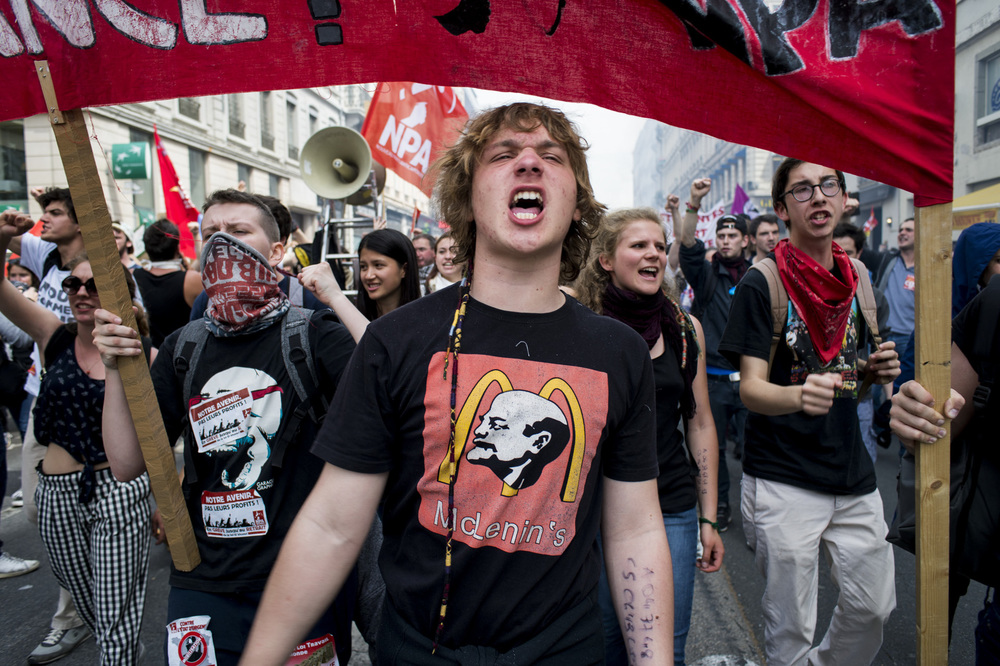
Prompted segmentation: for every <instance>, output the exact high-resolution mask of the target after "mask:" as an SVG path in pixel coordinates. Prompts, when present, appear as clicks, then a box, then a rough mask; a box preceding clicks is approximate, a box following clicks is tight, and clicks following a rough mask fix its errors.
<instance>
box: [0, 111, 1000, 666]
mask: <svg viewBox="0 0 1000 666" xmlns="http://www.w3.org/2000/svg"><path fill="white" fill-rule="evenodd" d="M585 146H586V144H585V142H584V141H583V140H582V139H581V137H580V136H579V135H578V134H577V131H576V129H575V127H573V125H572V124H571V123H570V122H569V121H568V120H567V119H566V118H565V117H564V116H563V115H562V114H561V113H560V112H558V111H556V110H553V109H549V108H546V107H540V106H536V105H531V104H515V105H511V106H508V107H502V108H500V109H495V110H491V111H488V112H485V113H484V114H482V115H481V116H479V117H477V118H474V119H472V120H471V121H470V123H469V125H468V126H467V127H466V130H465V131H464V133H463V134H462V137H461V139H460V140H459V142H458V143H457V144H456V145H455V146H453V147H451V148H450V149H449V150H448V151H447V153H446V154H445V155H444V157H442V159H441V161H440V163H439V165H440V169H439V172H438V173H439V176H438V178H439V180H438V182H437V188H436V196H437V203H438V206H439V210H440V216H441V218H442V219H443V220H444V221H445V222H446V223H447V224H448V226H449V228H450V230H449V231H447V232H445V233H442V234H441V235H439V236H438V237H436V238H435V237H433V236H430V235H427V234H423V233H418V234H415V235H413V236H412V237H408V236H407V235H405V234H403V233H401V232H399V231H396V230H393V229H387V228H376V229H375V230H373V231H371V232H368V233H366V234H365V235H364V236H363V237H362V238H361V240H360V243H359V245H358V246H357V258H356V260H355V261H354V262H353V265H346V266H345V265H342V264H341V263H338V262H326V261H318V262H316V263H313V264H311V265H307V266H300V265H297V263H296V262H295V261H294V260H290V258H291V256H292V253H291V252H288V249H289V242H290V236H291V234H292V231H293V230H292V225H291V216H290V214H289V212H288V210H287V208H285V207H284V206H283V205H282V204H281V202H280V201H278V200H277V199H275V198H273V197H266V196H254V195H252V194H249V193H246V192H243V191H241V189H232V190H221V191H219V192H216V193H214V194H213V195H212V196H211V197H209V199H208V201H207V202H206V204H205V206H204V209H203V217H202V220H201V224H200V228H199V227H195V228H194V231H195V232H196V233H197V234H198V235H199V238H198V240H199V249H200V250H201V251H200V252H199V255H198V257H197V258H195V259H194V260H193V261H192V260H189V259H187V258H185V257H183V256H182V255H181V252H180V243H179V237H180V232H179V230H178V227H177V225H175V224H174V223H173V222H171V221H169V220H160V221H158V222H156V223H154V224H152V225H150V226H149V227H148V228H147V229H146V230H145V232H144V234H143V244H144V248H145V249H144V253H143V254H140V255H139V256H138V257H137V256H136V255H135V248H134V247H133V244H132V239H131V237H130V235H129V232H128V231H127V230H126V229H124V228H123V227H121V226H120V225H117V224H116V225H115V227H114V229H115V236H116V241H117V242H118V248H119V254H120V256H121V260H122V264H123V267H124V269H123V270H124V273H125V275H126V277H127V281H128V284H129V287H130V289H131V291H132V294H133V297H134V300H135V303H136V308H137V312H138V313H139V315H140V316H139V320H140V321H141V322H145V320H146V318H147V315H148V329H142V328H141V332H136V331H134V330H132V329H130V328H127V327H125V326H123V325H122V322H121V319H120V318H118V317H116V316H114V315H113V314H111V313H110V312H108V311H106V310H104V309H101V308H100V302H99V300H98V298H97V291H96V287H94V280H93V271H92V269H91V266H90V264H89V262H88V261H87V258H86V255H85V253H84V252H83V244H82V238H81V235H80V231H79V225H78V223H77V220H76V216H75V212H74V209H73V205H72V197H71V196H70V193H69V191H68V190H65V189H54V188H51V189H49V190H45V191H43V192H38V193H36V194H37V196H36V198H37V200H38V202H39V204H40V205H41V206H42V208H43V211H44V213H43V215H42V220H41V221H42V229H41V235H40V236H39V237H35V236H33V235H31V234H25V231H27V229H28V228H30V227H31V226H32V225H33V224H34V220H31V219H30V218H29V217H28V216H27V215H24V214H19V213H14V212H6V213H2V214H0V247H3V248H4V249H10V250H12V251H13V252H14V253H15V254H19V255H20V259H11V260H10V261H9V262H8V265H7V276H8V280H9V281H5V282H4V284H3V285H0V313H2V315H3V317H2V318H0V335H2V336H3V340H4V342H5V343H6V345H5V346H6V351H7V356H6V358H5V359H3V365H2V366H0V380H2V382H3V384H4V385H3V386H2V387H0V394H2V395H3V398H4V399H3V401H2V406H3V407H5V408H6V410H0V415H3V414H4V412H7V413H9V418H10V419H11V422H12V423H13V424H14V425H15V426H16V427H14V428H12V429H13V430H15V431H18V432H19V433H20V434H21V436H22V439H23V441H24V452H23V453H22V460H23V469H22V486H23V488H22V490H21V499H20V501H23V503H24V506H25V507H26V508H30V509H31V511H32V514H31V518H32V520H35V521H37V523H38V527H39V532H40V535H41V538H42V542H43V543H44V545H45V548H46V552H47V555H48V558H49V563H50V565H51V570H52V573H53V574H54V575H55V577H56V578H57V580H58V581H59V583H60V585H61V587H62V588H63V589H62V593H61V596H60V601H59V606H58V610H57V612H56V614H55V616H54V617H53V618H52V623H51V630H50V632H49V634H48V635H47V636H45V637H44V638H43V639H42V641H41V643H40V644H39V646H38V647H37V648H36V649H35V651H33V652H32V653H31V655H28V656H27V659H28V662H29V663H33V664H40V663H49V662H51V661H55V660H57V659H59V658H61V657H63V656H65V655H66V654H68V653H69V652H70V651H72V650H73V649H74V648H75V647H76V646H77V645H78V644H80V643H81V642H82V641H84V640H87V639H88V638H89V637H90V636H93V637H94V638H95V639H96V641H97V644H98V647H99V653H100V659H101V663H102V664H133V663H138V662H139V661H140V659H141V658H142V653H143V652H144V651H145V652H147V653H148V655H147V659H152V661H154V662H157V663H159V662H160V661H162V662H163V663H169V664H171V665H173V664H187V663H195V662H194V661H190V660H189V658H190V657H191V656H192V655H193V654H195V653H197V654H198V655H202V656H204V658H206V659H208V661H206V662H205V663H213V664H233V665H235V664H237V663H246V664H258V663H259V664H283V663H285V662H286V661H287V660H288V658H289V657H288V655H291V654H293V653H294V654H296V655H302V654H306V653H314V654H316V655H319V657H317V658H321V660H323V663H332V662H331V661H330V660H332V659H333V658H334V655H336V658H337V659H338V660H339V663H341V664H345V663H347V662H348V661H349V659H350V657H351V639H350V625H351V622H354V623H356V624H357V625H358V627H359V628H360V629H361V631H362V634H363V636H364V638H365V640H366V641H367V642H368V643H369V647H370V653H371V655H372V658H373V661H375V662H377V663H401V664H436V663H442V664H447V663H456V664H457V663H472V662H471V661H469V660H470V659H473V658H475V659H481V660H484V661H476V662H475V663H510V664H521V663H538V662H544V663H553V664H564V663H565V664H583V663H595V664H596V663H607V664H626V663H636V660H637V659H638V658H640V657H641V658H643V659H647V658H648V659H649V662H648V663H664V664H668V663H674V664H680V665H683V664H684V663H685V658H686V656H685V644H686V641H687V635H688V633H689V630H690V626H691V614H692V601H693V595H694V581H695V577H696V575H697V572H698V571H701V572H704V573H711V572H714V571H717V570H719V569H720V568H721V567H722V565H723V560H724V547H723V542H722V538H721V535H720V533H721V532H725V531H726V530H727V529H728V527H729V526H730V524H731V522H732V515H733V513H734V512H736V511H738V512H740V515H741V516H742V524H743V529H744V535H745V540H746V544H747V545H748V546H749V547H750V548H751V550H753V552H754V558H755V562H756V565H757V567H758V569H759V570H760V573H761V575H762V576H763V577H764V581H765V591H764V600H763V614H764V617H763V621H764V636H765V644H764V650H765V653H766V656H767V660H768V663H769V664H772V665H780V664H790V665H791V664H805V663H810V664H833V663H850V664H868V663H871V662H872V661H873V659H874V658H875V655H876V653H877V652H878V650H879V648H880V646H881V643H882V630H883V625H884V623H885V621H886V620H887V618H888V617H889V614H890V613H891V612H892V610H893V608H894V607H895V587H894V561H893V552H892V549H891V547H890V546H889V544H888V543H887V541H886V534H887V526H886V524H885V521H884V519H883V512H882V504H881V499H880V496H879V492H878V489H877V488H876V483H875V469H874V463H875V460H876V458H877V453H878V452H877V445H878V444H882V445H883V446H889V445H891V442H892V441H899V442H902V443H903V444H905V445H906V446H907V447H908V448H910V449H912V447H913V445H914V442H920V441H930V440H932V439H934V438H935V437H934V436H933V435H931V434H930V433H936V432H937V431H936V428H937V423H938V422H939V420H940V418H939V417H940V414H937V413H935V412H934V411H933V410H932V409H931V405H929V403H928V400H927V396H926V395H925V392H923V391H922V389H921V388H920V387H919V385H914V384H912V383H911V384H907V385H905V386H904V390H903V393H902V397H901V398H899V397H897V398H896V399H894V402H895V403H896V406H895V407H893V408H892V409H893V411H892V414H893V418H892V428H893V430H895V431H896V432H897V434H898V435H899V439H898V440H891V439H890V433H889V427H888V421H889V418H888V414H887V412H888V411H889V408H890V406H891V405H892V403H893V401H890V397H891V393H892V382H893V380H894V379H895V378H896V377H897V376H898V375H899V374H900V360H899V359H900V358H901V357H903V356H904V352H905V351H906V349H907V346H912V337H913V336H912V331H913V319H914V314H913V303H914V292H915V283H914V280H913V266H914V253H913V245H912V240H913V239H912V235H913V220H912V219H910V220H906V221H905V222H904V223H903V224H902V225H901V226H900V230H899V248H898V250H894V251H892V252H888V253H885V254H884V255H883V256H882V257H881V258H879V257H878V256H876V259H875V261H873V260H872V259H871V254H870V252H869V253H868V255H867V256H868V266H866V265H865V263H862V260H861V259H864V258H865V251H866V248H865V245H866V241H867V239H866V235H865V233H864V232H863V231H860V230H859V229H858V228H857V227H854V226H853V225H851V224H850V223H849V216H850V212H851V210H850V209H851V206H852V203H851V201H850V199H849V196H848V193H847V189H846V181H845V178H844V174H842V173H841V172H840V171H836V170H834V169H830V168H827V167H824V166H821V165H817V164H811V163H807V162H802V161H799V160H796V159H786V160H785V161H784V162H783V163H782V164H781V166H780V167H779V168H778V169H777V171H776V173H775V176H774V182H773V184H772V202H773V208H774V212H773V214H770V213H769V214H765V215H759V216H748V215H744V214H732V215H724V216H722V217H721V218H719V219H718V221H717V223H716V225H715V230H714V231H715V233H714V237H712V238H710V239H708V240H707V241H706V240H701V239H698V238H697V237H696V227H697V225H698V218H699V213H701V204H702V201H703V200H704V199H705V197H706V196H707V195H708V194H709V192H710V191H711V189H712V181H711V179H709V178H704V177H698V178H695V179H694V180H693V183H692V185H691V188H690V192H689V193H688V200H687V201H686V203H685V211H684V213H683V215H682V214H681V211H680V208H681V206H680V197H678V196H674V195H671V196H670V197H668V199H667V202H666V210H667V212H668V213H669V214H670V217H671V218H672V221H673V229H672V231H673V232H674V233H676V238H671V235H672V234H671V233H669V232H670V231H671V229H670V227H669V226H665V225H664V222H663V219H662V217H661V214H660V213H659V212H658V211H656V210H654V209H652V208H635V209H627V210H620V211H613V212H610V213H607V212H606V211H605V209H604V207H603V206H602V205H601V204H600V203H598V202H597V201H596V200H595V199H594V196H593V192H592V189H591V185H590V181H589V175H588V171H587V164H586V158H585V150H586V147H585ZM855 204H856V202H855ZM854 208H855V209H856V205H854ZM977 226H978V225H977ZM994 226H995V225H994ZM992 231H993V229H992V228H991V229H990V230H989V232H992ZM973 233H974V234H980V235H979V236H976V237H977V238H980V237H982V238H986V239H987V241H986V242H983V243H977V244H976V246H975V247H976V251H975V261H970V263H975V267H974V268H972V269H970V271H971V272H970V273H969V275H968V276H966V275H964V274H963V276H962V280H963V285H965V287H964V288H965V291H966V292H969V293H968V294H967V300H968V299H971V298H972V296H975V294H976V292H978V291H979V290H980V289H983V288H984V287H985V286H986V284H987V283H988V278H989V276H990V275H992V274H993V273H1000V243H998V242H997V241H1000V238H996V239H995V238H994V236H993V235H991V233H988V232H987V231H985V230H984V231H978V230H977V231H976V232H973ZM970 238H971V236H970ZM201 243H203V244H204V245H203V248H202V246H201ZM994 245H996V247H994ZM987 250H989V251H987ZM991 252H992V254H991ZM987 255H989V256H987ZM140 260H141V261H140ZM348 264H350V262H348ZM873 264H874V265H873ZM869 267H870V268H871V272H870V271H869ZM285 268H291V269H292V270H291V273H288V272H286V270H285ZM133 276H134V279H133ZM970 276H971V277H970ZM958 281H959V278H958V276H956V284H957V283H958ZM685 287H687V292H688V296H687V298H685V297H684V292H685V289H684V288H685ZM352 291H353V292H356V294H357V295H356V296H355V297H352V296H351V295H350V294H351V292H352ZM963 293H964V292H963ZM868 294H872V296H873V297H872V305H870V307H869V306H867V305H866V303H867V301H866V300H865V298H866V297H867V295H868ZM571 297H575V299H574V298H571ZM775 299H777V300H775ZM36 301H37V302H36ZM779 306H780V307H779ZM965 330H970V329H965ZM970 335H971V334H970ZM643 342H645V345H643ZM33 343H34V344H36V345H37V347H36V349H35V352H34V353H35V356H34V357H33V360H32V357H31V351H30V350H31V348H32V344H33ZM961 351H966V352H967V354H966V355H971V353H972V352H971V347H967V348H963V349H961V350H960V351H959V352H958V353H961ZM910 353H911V354H912V349H911V350H910ZM141 354H145V355H146V357H147V358H148V359H149V360H150V362H151V374H152V378H153V386H154V390H155V393H156V399H157V402H158V404H159V407H160V411H161V413H162V415H163V418H164V423H165V424H166V426H167V434H168V437H169V439H170V440H171V441H172V442H176V441H178V440H180V441H182V442H183V448H184V454H183V459H184V464H183V473H182V487H183V490H184V500H185V504H186V508H187V510H188V513H189V514H190V516H191V519H192V524H193V525H194V528H195V538H196V542H197V543H198V547H199V551H200V553H201V558H202V563H201V564H200V565H199V566H198V567H196V568H195V569H194V570H193V571H191V572H181V571H177V570H173V571H172V574H171V578H170V594H169V598H168V602H167V609H166V611H167V626H166V629H165V632H164V640H163V645H162V646H143V645H141V643H140V641H139V633H138V630H139V626H140V624H141V618H142V611H143V606H144V602H145V585H146V566H147V561H148V551H149V548H150V541H151V537H153V538H155V540H156V542H157V543H161V542H162V541H163V532H162V524H161V522H160V521H159V520H158V519H157V517H156V516H155V514H153V515H152V516H151V513H150V510H149V505H148V494H149V481H148V477H147V475H146V468H145V462H144V460H143V458H142V455H141V452H140V448H139V442H138V436H137V435H136V432H135V428H134V425H133V423H132V420H131V415H130V412H129V411H128V409H127V406H126V400H125V387H124V385H123V383H122V381H121V377H120V375H119V374H118V369H117V364H118V359H119V358H120V357H122V356H138V355H141ZM460 366H461V370H462V375H461V377H460V376H459V367H460ZM978 367H979V366H976V368H978ZM38 369H43V372H38ZM39 375H41V376H39ZM39 380H41V381H40V382H39ZM969 381H971V380H969ZM968 383H969V382H966V384H968ZM969 402H971V400H970V401H969ZM230 405H235V406H236V407H235V412H234V413H242V418H237V419H235V420H232V421H230V420H228V419H226V418H225V415H226V414H229V413H230V412H231V411H233V410H231V409H230V407H229V406H230ZM962 405H963V401H962V400H961V398H958V397H956V399H955V400H954V401H953V402H951V403H949V404H948V405H946V406H945V412H943V413H946V412H948V411H954V412H955V413H958V411H959V410H961V408H962ZM239 410H242V412H240V411H239ZM880 413H881V416H880ZM230 415H231V414H230ZM324 417H325V418H324ZM4 418H8V417H7V416H4ZM9 429H10V428H9ZM727 457H729V458H732V459H735V460H739V461H741V465H742V470H743V478H742V483H741V488H739V489H738V492H731V490H730V472H729V468H728V465H729V464H731V463H727ZM6 480H7V474H6V457H5V456H4V457H2V459H0V496H2V495H3V494H6V490H7V489H6V487H5V486H6ZM734 502H735V503H734ZM36 506H37V509H35V507H36ZM657 507H658V509H657ZM0 529H2V525H0ZM0 536H2V533H0ZM8 545H9V544H8ZM3 546H4V544H3V543H2V542H0V578H7V577H14V576H19V575H25V574H29V573H31V572H34V571H36V570H37V569H39V566H40V564H39V562H38V561H35V560H25V559H21V558H18V557H16V556H15V555H14V554H12V553H10V552H8V551H7V550H6V549H4V548H3ZM820 551H823V552H825V553H826V554H827V555H828V557H829V559H830V562H831V573H832V576H833V578H834V580H835V582H836V584H837V586H838V588H839V590H840V596H839V598H838V602H837V607H836V609H835V610H834V614H833V619H832V620H831V622H830V626H829V628H828V629H827V630H826V631H825V635H824V638H823V639H822V641H821V642H820V643H819V644H818V645H816V646H813V643H814V638H815V635H816V631H817V626H816V603H817V593H818V558H819V553H820ZM303 572H308V575H303ZM34 575H44V574H34ZM966 583H967V579H966ZM962 591H964V589H963V590H962ZM994 614H996V615H997V617H1000V612H997V611H996V607H995V606H994ZM196 656H197V655H196ZM19 658H20V657H19ZM296 663H297V662H296ZM317 663H319V662H318V661H317ZM982 663H989V662H986V661H983V662H982Z"/></svg>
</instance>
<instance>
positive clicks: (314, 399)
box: [271, 307, 329, 467]
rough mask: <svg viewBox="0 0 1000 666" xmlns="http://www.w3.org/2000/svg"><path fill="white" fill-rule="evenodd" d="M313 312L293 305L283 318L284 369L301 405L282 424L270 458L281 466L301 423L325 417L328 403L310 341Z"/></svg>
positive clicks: (282, 354) (318, 421)
mask: <svg viewBox="0 0 1000 666" xmlns="http://www.w3.org/2000/svg"><path fill="white" fill-rule="evenodd" d="M312 314H313V311H312V310H306V309H303V308H296V307H291V308H289V310H288V313H287V314H286V315H285V317H284V319H282V321H281V356H282V358H283V360H284V362H285V371H286V372H288V377H289V379H290V380H291V382H292V386H293V387H294V388H295V393H296V395H298V398H299V405H298V407H296V408H295V410H294V411H293V412H292V414H291V416H290V417H289V419H288V421H287V422H286V423H285V424H284V426H283V433H282V437H281V438H280V441H278V442H276V444H275V446H274V450H273V452H272V457H271V461H272V464H273V465H274V466H275V467H281V463H282V460H283V459H284V456H285V449H286V448H287V444H288V442H289V441H291V440H292V439H296V438H297V435H298V430H299V426H300V424H301V423H302V420H303V419H305V418H306V417H307V416H308V417H309V419H310V420H312V422H313V423H316V424H320V423H322V422H323V417H324V416H326V410H327V407H328V406H329V402H328V401H327V399H326V396H325V395H324V394H323V392H322V391H320V390H319V378H318V377H317V375H316V364H315V361H314V359H313V354H312V347H311V343H310V341H309V327H310V326H311V318H312Z"/></svg>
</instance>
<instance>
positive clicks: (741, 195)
mask: <svg viewBox="0 0 1000 666" xmlns="http://www.w3.org/2000/svg"><path fill="white" fill-rule="evenodd" d="M729 212H730V213H732V214H733V215H739V214H740V213H743V214H744V215H749V216H750V217H756V216H758V215H760V211H759V210H757V207H756V206H754V205H753V202H752V201H750V197H749V196H747V193H746V192H745V191H744V190H743V188H742V187H740V184H739V183H737V184H736V191H735V192H734V193H733V207H732V208H731V209H730V211H729Z"/></svg>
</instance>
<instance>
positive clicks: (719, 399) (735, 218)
mask: <svg viewBox="0 0 1000 666" xmlns="http://www.w3.org/2000/svg"><path fill="white" fill-rule="evenodd" d="M711 189H712V179H711V178H699V179H697V180H695V181H694V182H693V183H691V199H690V201H688V203H687V212H686V214H685V215H684V219H683V221H682V222H681V235H680V239H681V248H680V264H681V270H682V271H683V272H684V278H685V279H686V280H687V281H688V284H690V285H691V289H692V290H693V291H694V304H693V305H692V307H691V314H693V315H694V316H696V317H698V319H700V320H701V325H702V326H703V327H704V329H705V340H704V345H705V362H706V366H707V370H708V397H709V400H710V401H711V403H712V418H713V419H714V421H715V432H716V435H717V437H718V438H719V510H718V514H717V516H718V517H717V521H718V524H719V531H720V532H725V531H726V530H727V529H729V523H730V522H731V521H732V513H731V510H730V508H729V466H728V465H727V464H726V429H727V428H728V426H729V423H730V421H732V423H733V425H734V428H733V430H735V432H734V433H733V440H734V444H735V447H734V448H735V450H736V451H737V452H738V451H741V450H742V449H743V430H744V425H745V423H746V418H747V410H746V407H744V406H743V402H742V401H741V400H740V373H739V369H738V368H736V367H734V366H733V365H732V364H730V362H729V361H728V360H727V359H726V358H725V357H723V356H722V355H721V354H719V340H721V339H722V330H723V329H724V328H725V327H726V321H728V319H729V305H730V303H732V301H733V293H734V290H735V289H736V283H737V282H739V281H740V279H742V277H743V276H744V274H746V272H747V269H748V268H750V262H749V261H747V259H746V257H744V256H743V252H744V250H745V249H746V247H747V244H748V243H749V242H750V236H749V235H748V233H747V220H749V217H748V216H746V215H723V216H722V217H721V218H719V221H718V222H717V223H716V227H715V247H716V252H715V255H714V256H713V257H712V260H711V261H708V260H706V259H705V256H706V253H707V252H706V249H705V244H704V243H703V242H702V241H701V240H699V239H697V238H695V229H696V228H697V226H698V210H699V209H700V208H701V201H702V199H704V198H705V196H707V195H708V193H709V191H710V190H711Z"/></svg>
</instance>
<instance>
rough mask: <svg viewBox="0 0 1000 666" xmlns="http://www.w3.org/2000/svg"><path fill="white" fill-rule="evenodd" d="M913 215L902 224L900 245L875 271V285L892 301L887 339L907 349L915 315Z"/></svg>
mask: <svg viewBox="0 0 1000 666" xmlns="http://www.w3.org/2000/svg"><path fill="white" fill-rule="evenodd" d="M915 229H916V227H915V226H914V221H913V218H912V217H911V218H907V219H906V220H903V223H902V224H901V225H899V233H898V236H897V237H896V238H897V241H898V246H897V248H896V249H895V250H890V251H889V252H888V253H887V254H886V255H885V256H884V257H882V261H881V262H880V263H879V267H878V270H877V271H876V272H875V286H877V287H878V288H879V290H881V291H882V293H884V294H885V298H886V300H887V301H888V302H889V321H888V327H889V329H888V331H887V332H886V334H885V339H886V340H892V341H894V342H895V343H896V351H897V352H899V353H900V354H902V353H903V352H904V351H906V345H907V343H908V342H909V339H910V334H911V333H913V326H914V320H915V318H916V316H915V314H916V285H917V277H916V246H915V237H914V231H915Z"/></svg>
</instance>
